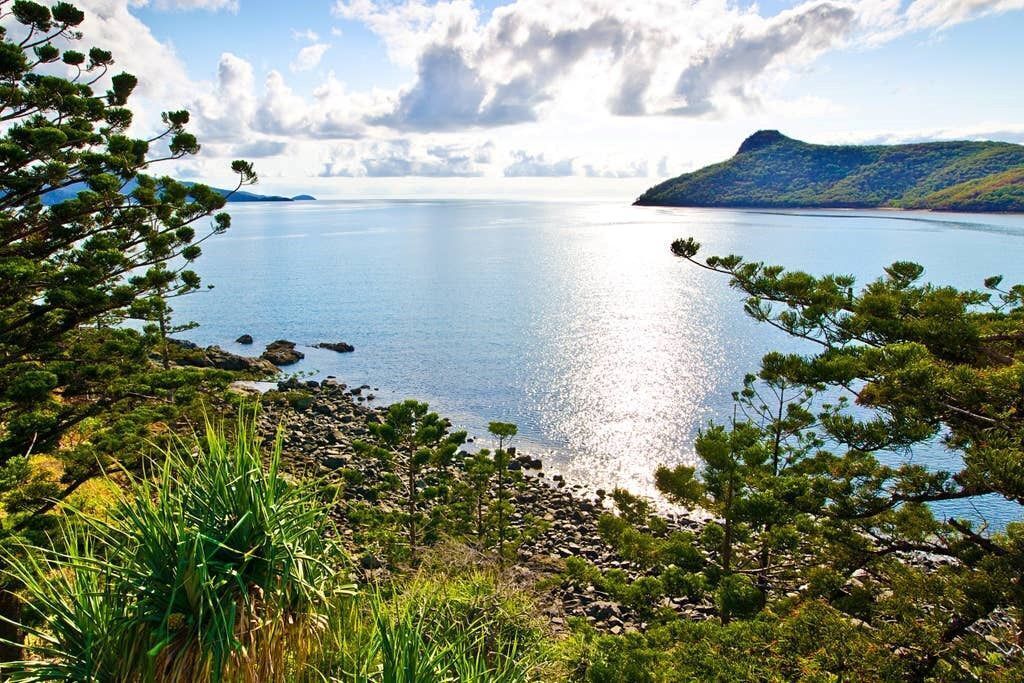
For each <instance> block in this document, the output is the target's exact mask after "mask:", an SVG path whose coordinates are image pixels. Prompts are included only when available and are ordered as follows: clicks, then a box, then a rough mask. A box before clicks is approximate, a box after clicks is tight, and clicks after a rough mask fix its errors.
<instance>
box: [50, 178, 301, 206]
mask: <svg viewBox="0 0 1024 683" xmlns="http://www.w3.org/2000/svg"><path fill="white" fill-rule="evenodd" d="M181 184H182V185H186V186H191V185H194V184H195V183H193V182H191V181H181ZM136 187H138V182H137V181H135V180H131V181H129V182H128V183H126V184H125V186H124V188H123V189H122V190H121V192H122V193H124V194H129V193H130V192H132V191H133V190H134V189H135V188H136ZM88 189H89V187H88V185H86V184H85V183H73V184H71V185H68V186H67V187H61V188H55V189H52V190H49V191H48V192H46V193H44V194H43V195H42V197H40V200H41V201H42V203H43V204H44V205H46V206H52V205H54V204H60V203H61V202H65V201H67V200H69V199H74V198H75V197H77V196H78V193H79V192H83V191H85V190H88ZM213 190H214V191H216V192H219V193H220V194H222V195H224V196H225V197H227V200H228V201H229V202H295V201H312V200H315V199H316V197H313V196H312V195H308V194H300V195H297V196H295V197H282V196H280V195H267V194H256V193H255V192H246V191H245V190H235V191H231V190H225V189H223V188H220V187H214V188H213Z"/></svg>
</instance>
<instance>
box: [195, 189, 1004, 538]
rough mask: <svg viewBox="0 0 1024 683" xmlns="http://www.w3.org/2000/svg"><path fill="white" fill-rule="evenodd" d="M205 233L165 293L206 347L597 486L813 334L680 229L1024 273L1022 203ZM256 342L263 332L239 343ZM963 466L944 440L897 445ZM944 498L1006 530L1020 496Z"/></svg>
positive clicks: (239, 226)
mask: <svg viewBox="0 0 1024 683" xmlns="http://www.w3.org/2000/svg"><path fill="white" fill-rule="evenodd" d="M231 213H232V216H233V225H232V228H231V229H230V231H229V232H228V233H227V234H225V235H223V236H220V237H217V238H215V239H213V240H211V241H209V242H207V243H206V244H205V245H204V256H203V257H202V258H201V259H200V261H199V262H198V270H199V271H200V273H201V275H202V276H203V279H204V282H205V283H207V284H213V285H215V289H213V290H212V291H209V292H203V293H199V294H196V295H193V296H190V297H185V298H184V299H181V300H178V301H177V302H176V304H175V307H176V309H177V318H178V319H179V320H181V321H183V320H196V321H198V322H200V324H201V326H200V327H199V328H198V329H196V330H193V331H191V332H190V333H189V336H190V338H192V339H194V340H195V341H198V342H201V343H204V344H220V345H221V346H223V347H225V348H227V349H230V350H232V351H235V352H239V353H259V352H260V351H261V350H262V345H263V344H265V343H266V342H268V341H271V340H274V339H278V338H287V339H291V340H293V341H295V342H297V343H298V344H299V345H300V346H303V347H306V346H311V345H312V344H315V343H317V342H321V341H346V342H349V343H351V344H354V345H355V347H356V351H355V353H351V354H336V353H334V352H332V351H324V350H319V349H313V348H302V350H303V351H304V352H305V354H306V359H305V360H304V361H302V362H301V363H299V364H297V365H295V366H292V367H291V368H289V370H295V371H305V372H311V373H315V376H318V377H322V376H325V375H335V376H337V377H338V378H339V379H340V380H341V381H344V382H347V383H348V384H350V385H360V384H369V385H371V386H373V387H379V388H380V390H379V391H376V392H375V393H376V394H377V396H378V397H379V400H380V401H383V402H390V401H391V400H396V399H400V398H407V397H415V398H418V399H421V400H426V401H428V402H430V404H431V406H432V407H434V408H436V409H437V410H439V411H440V412H442V413H443V414H446V415H448V416H450V417H451V418H452V419H453V421H454V422H455V423H456V424H458V425H461V426H463V427H465V428H466V429H468V430H469V432H470V434H471V435H475V436H484V435H485V434H486V425H487V422H488V421H491V420H502V421H510V422H515V423H517V424H518V425H519V430H520V436H519V437H517V443H518V445H519V446H520V448H521V449H522V450H530V451H532V452H535V453H539V454H542V455H545V457H546V462H547V466H548V467H549V469H552V470H555V471H561V472H563V473H564V474H565V475H566V477H567V478H569V479H570V481H576V482H582V483H585V484H587V485H589V486H591V487H600V486H603V487H610V486H615V485H621V486H626V487H628V488H631V489H633V490H636V491H639V492H647V493H650V492H651V491H652V488H651V479H652V470H653V469H654V467H655V466H656V465H658V464H660V463H665V464H675V463H679V462H693V459H694V453H693V440H694V436H695V434H696V432H697V430H698V429H699V428H700V427H701V426H703V425H705V424H707V422H708V420H710V419H712V418H717V419H718V420H724V419H726V418H727V417H728V416H729V415H731V398H730V396H731V392H732V391H734V390H735V389H737V388H738V387H739V385H740V383H741V381H742V378H743V376H744V374H745V373H747V372H749V371H751V370H753V369H755V368H756V367H757V363H758V360H759V358H760V357H761V355H762V354H763V353H765V352H766V351H768V350H771V349H781V350H792V351H810V350H811V349H810V348H808V347H807V346H806V345H802V344H800V343H797V342H796V341H794V340H792V339H790V338H788V337H786V336H785V335H784V334H782V333H780V332H777V331H775V330H773V329H772V328H769V327H767V326H764V325H758V324H755V323H754V322H752V321H751V320H749V319H748V318H746V317H745V315H744V314H743V310H742V299H741V296H740V294H739V293H738V292H736V291H734V290H731V289H730V288H729V287H728V286H727V283H726V281H725V279H724V278H722V277H720V276H718V275H716V274H714V273H710V272H707V271H705V270H702V269H700V268H697V267H695V266H692V265H689V264H687V263H686V262H684V261H682V260H680V259H678V258H675V257H673V256H672V255H671V254H670V252H669V244H670V243H671V241H672V240H673V239H675V238H677V237H685V236H693V237H696V238H697V239H698V240H699V241H700V242H702V243H703V244H704V245H705V246H704V253H705V254H708V255H710V254H728V253H737V254H741V255H743V256H745V257H747V258H749V259H755V260H765V261H769V262H774V263H779V264H784V265H786V266H788V267H791V268H800V269H806V270H810V271H812V272H815V273H827V272H843V273H852V274H854V275H857V276H858V277H860V278H874V277H877V276H878V274H879V273H881V269H882V267H883V266H885V265H888V264H889V263H891V262H893V261H896V260H914V261H917V262H919V263H921V264H922V265H924V266H925V268H926V269H927V271H926V276H927V277H928V278H929V279H930V280H931V281H933V282H943V283H949V284H953V285H956V286H960V287H980V284H981V281H982V279H983V278H984V277H986V276H988V275H993V274H1003V275H1005V276H1006V278H1007V281H1013V282H1021V281H1024V216H984V215H966V214H959V215H953V214H949V215H934V214H926V213H894V212H882V211H801V212H766V211H730V210H715V209H706V210H704V209H660V208H647V207H645V208H640V207H630V206H623V205H621V204H617V203H600V202H588V203H582V202H581V203H569V202H565V203H544V202H509V201H454V200H453V201H318V202H302V203H292V204H248V205H232V206H231ZM242 333H249V334H252V335H253V337H255V339H256V344H255V345H253V346H252V347H244V346H241V345H238V344H235V343H234V342H233V340H234V339H235V338H236V337H238V336H239V335H240V334H242ZM909 457H911V458H913V459H915V460H916V461H917V462H926V463H929V464H931V465H933V466H936V467H944V466H945V467H951V466H955V465H956V460H955V457H954V456H952V455H951V454H950V453H947V452H945V451H944V450H943V449H942V448H941V447H940V446H935V447H929V448H923V449H920V450H919V451H917V452H914V453H912V454H910V456H909ZM950 511H955V512H958V513H962V514H970V515H972V516H982V517H985V518H988V519H989V520H990V521H992V522H994V523H995V524H996V525H999V526H1001V525H1002V524H1004V523H1005V521H1006V520H1007V519H1010V518H1013V517H1019V516H1020V511H1019V508H1017V507H1016V506H1010V505H1009V504H1007V503H1004V502H1002V501H999V500H995V499H986V500H984V501H982V502H981V503H980V504H978V505H977V506H974V508H973V509H970V510H965V509H962V508H957V507H956V506H952V507H951V508H950Z"/></svg>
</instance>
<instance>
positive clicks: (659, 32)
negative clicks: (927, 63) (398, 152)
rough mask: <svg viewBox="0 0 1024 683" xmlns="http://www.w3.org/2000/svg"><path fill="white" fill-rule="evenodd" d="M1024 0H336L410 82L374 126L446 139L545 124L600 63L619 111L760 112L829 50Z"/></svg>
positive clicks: (935, 26)
mask: <svg viewBox="0 0 1024 683" xmlns="http://www.w3.org/2000/svg"><path fill="white" fill-rule="evenodd" d="M1022 6H1024V0H914V1H913V2H911V3H910V4H909V5H905V4H904V3H902V2H901V0H860V1H859V2H852V1H847V0H810V1H808V2H803V3H801V4H799V5H797V6H795V7H793V8H792V9H789V10H786V11H784V12H781V13H779V14H778V15H776V16H773V17H764V16H762V15H760V14H759V13H758V10H757V7H756V6H753V7H750V8H746V9H743V8H740V7H738V6H737V5H736V4H734V3H731V2H728V1H727V0H693V1H692V2H679V1H678V0H648V1H646V2H643V3H622V2H618V0H576V1H575V2H568V1H566V0H515V1H514V2H512V3H511V4H508V5H504V6H500V7H498V8H496V9H494V11H493V12H491V14H490V15H489V16H487V17H486V18H485V17H484V16H483V15H481V13H480V12H479V11H478V10H477V9H476V8H475V7H474V5H473V3H472V2H470V1H469V0H442V1H440V2H436V3H428V2H426V1H425V0H406V1H405V2H398V3H394V2H381V3H375V2H373V1H372V0H336V4H335V7H334V11H335V13H336V14H337V15H338V16H340V17H342V18H345V19H350V20H356V21H361V22H363V23H364V24H366V25H367V26H368V27H369V28H370V29H371V30H373V31H374V32H376V33H377V34H378V35H380V36H381V38H382V39H383V40H384V42H385V44H386V46H387V48H388V52H389V55H390V56H391V59H392V60H393V61H394V62H395V63H396V64H398V65H400V66H406V67H412V68H414V69H415V72H416V79H415V81H414V82H413V83H412V84H411V85H409V86H407V87H406V88H404V89H402V91H401V92H399V93H397V94H396V95H395V96H394V98H393V100H392V107H391V111H389V112H388V113H387V114H385V115H384V116H381V117H379V118H377V119H375V120H373V121H372V122H373V123H375V124H378V125H386V126H389V127H392V128H395V129H398V130H404V131H443V130H453V129H459V128H466V127H474V126H476V127H490V126H501V125H509V124H517V123H525V122H530V121H534V120H537V119H539V118H543V117H544V115H545V113H547V110H548V109H550V108H551V107H553V106H555V105H556V104H557V102H556V100H558V99H559V98H560V96H562V93H564V92H565V91H566V90H567V89H568V90H572V88H566V87H565V84H566V82H567V81H571V80H572V79H573V77H574V74H575V73H577V72H580V71H585V72H587V73H591V72H593V71H594V68H593V67H592V66H590V65H592V64H599V65H600V67H601V69H602V72H603V74H604V77H603V78H601V79H599V80H598V81H592V82H589V83H588V87H589V89H590V91H591V93H590V94H591V95H592V94H593V92H595V91H597V92H603V102H604V106H605V108H606V110H607V111H608V112H609V113H611V114H615V115H629V116H636V115H644V114H656V115H664V114H670V115H679V116H710V115H715V114H720V113H722V112H729V111H734V110H735V109H736V106H737V105H739V106H740V107H747V108H754V109H756V108H758V107H760V106H762V102H763V101H764V100H765V99H766V97H769V96H770V92H771V90H772V86H773V85H775V84H776V83H778V82H779V81H780V79H781V77H782V76H783V75H784V74H785V73H786V72H787V71H788V70H792V69H793V68H796V67H801V66H803V65H806V64H809V63H811V62H813V61H814V60H815V59H816V58H817V57H818V56H819V55H820V54H822V53H823V52H825V51H828V50H833V49H838V48H843V47H848V46H851V45H857V44H864V45H870V44H876V43H878V42H883V41H885V40H890V39H892V38H893V37H896V36H897V35H902V34H905V33H908V32H913V31H920V30H929V29H930V30H942V29H944V28H947V27H949V26H952V25H954V24H956V23H960V22H963V21H968V20H971V19H974V18H977V17H979V16H983V15H987V14H995V13H1000V12H1006V11H1009V10H1012V9H1017V8H1020V7H1022Z"/></svg>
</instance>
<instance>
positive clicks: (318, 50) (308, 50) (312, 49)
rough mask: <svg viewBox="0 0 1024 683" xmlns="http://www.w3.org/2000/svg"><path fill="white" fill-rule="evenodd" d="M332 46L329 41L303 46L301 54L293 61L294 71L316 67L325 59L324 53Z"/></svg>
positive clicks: (292, 67)
mask: <svg viewBox="0 0 1024 683" xmlns="http://www.w3.org/2000/svg"><path fill="white" fill-rule="evenodd" d="M330 47H331V46H330V45H328V44H327V43H314V44H313V45H307V46H306V47H304V48H302V49H301V50H299V54H297V55H296V56H295V61H293V62H292V63H291V69H292V71H309V70H310V69H315V68H316V67H317V66H318V65H319V64H320V60H321V59H323V57H324V53H325V52H327V50H328V49H329V48H330Z"/></svg>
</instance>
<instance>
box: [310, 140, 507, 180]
mask: <svg viewBox="0 0 1024 683" xmlns="http://www.w3.org/2000/svg"><path fill="white" fill-rule="evenodd" d="M493 147H494V144H493V143H491V142H486V143H484V144H482V145H476V146H473V145H463V144H433V145H429V144H427V145H425V144H423V143H420V142H415V141H412V140H409V139H407V138H398V139H394V140H381V141H364V142H349V143H342V144H338V145H335V146H334V147H333V148H332V149H331V152H330V154H329V155H328V156H327V158H326V159H325V161H324V163H323V167H322V169H321V171H320V176H321V177H332V178H333V177H346V178H361V177H366V178H396V177H404V176H419V177H430V178H452V177H476V176H481V175H484V170H485V166H484V165H486V164H487V163H489V162H490V160H491V151H492V150H493Z"/></svg>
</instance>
